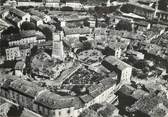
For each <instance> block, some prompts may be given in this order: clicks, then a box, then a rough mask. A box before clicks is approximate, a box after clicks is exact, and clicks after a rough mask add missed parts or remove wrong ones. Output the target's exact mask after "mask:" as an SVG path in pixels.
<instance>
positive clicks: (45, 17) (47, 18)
mask: <svg viewBox="0 0 168 117" xmlns="http://www.w3.org/2000/svg"><path fill="white" fill-rule="evenodd" d="M29 13H30V14H31V15H35V16H38V17H39V18H41V19H42V20H43V22H44V23H49V22H50V21H51V17H50V16H49V15H46V14H45V13H43V12H39V11H37V10H33V9H32V10H30V11H29Z"/></svg>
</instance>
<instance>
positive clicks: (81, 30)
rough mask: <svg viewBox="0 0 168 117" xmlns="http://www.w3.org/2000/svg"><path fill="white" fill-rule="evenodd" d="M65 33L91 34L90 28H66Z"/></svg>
mask: <svg viewBox="0 0 168 117" xmlns="http://www.w3.org/2000/svg"><path fill="white" fill-rule="evenodd" d="M64 32H65V35H72V34H90V29H89V28H64Z"/></svg>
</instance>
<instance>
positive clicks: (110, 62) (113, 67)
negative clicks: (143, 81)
mask: <svg viewBox="0 0 168 117" xmlns="http://www.w3.org/2000/svg"><path fill="white" fill-rule="evenodd" d="M102 65H104V66H105V67H106V68H107V69H109V70H110V71H115V72H116V73H117V74H118V79H119V81H118V82H123V83H130V81H131V76H132V66H130V65H128V64H127V63H125V62H123V61H121V60H119V59H117V58H116V57H114V56H108V57H106V58H105V59H104V60H103V62H102Z"/></svg>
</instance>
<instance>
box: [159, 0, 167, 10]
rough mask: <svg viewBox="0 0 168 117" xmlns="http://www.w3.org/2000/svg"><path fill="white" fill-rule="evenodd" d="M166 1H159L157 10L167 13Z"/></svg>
mask: <svg viewBox="0 0 168 117" xmlns="http://www.w3.org/2000/svg"><path fill="white" fill-rule="evenodd" d="M167 5H168V0H159V9H160V10H165V11H167Z"/></svg>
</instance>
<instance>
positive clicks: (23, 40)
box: [8, 30, 37, 46]
mask: <svg viewBox="0 0 168 117" xmlns="http://www.w3.org/2000/svg"><path fill="white" fill-rule="evenodd" d="M8 43H9V46H21V45H29V44H36V43H37V37H36V31H34V30H29V31H21V32H20V33H19V34H14V35H12V36H10V38H9V42H8Z"/></svg>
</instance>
